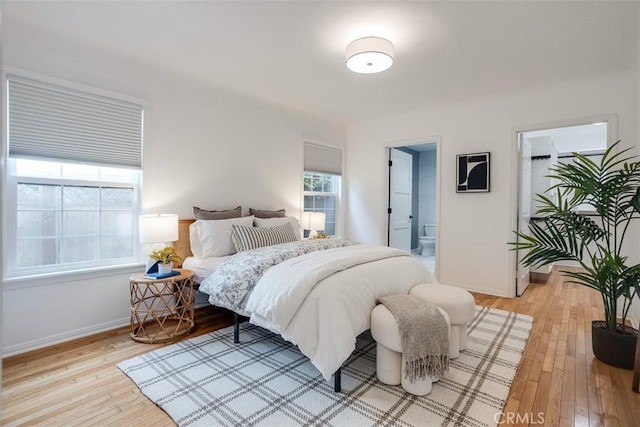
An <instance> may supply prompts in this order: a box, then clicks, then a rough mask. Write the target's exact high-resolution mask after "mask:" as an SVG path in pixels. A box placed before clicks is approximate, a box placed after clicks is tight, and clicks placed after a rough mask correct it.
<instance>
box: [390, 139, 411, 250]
mask: <svg viewBox="0 0 640 427" xmlns="http://www.w3.org/2000/svg"><path fill="white" fill-rule="evenodd" d="M389 159H390V162H389V246H391V247H394V248H398V249H402V250H405V251H407V252H411V219H412V216H411V183H412V172H413V165H412V162H413V157H412V156H411V154H408V153H405V152H403V151H400V150H396V149H395V148H391V149H390V152H389Z"/></svg>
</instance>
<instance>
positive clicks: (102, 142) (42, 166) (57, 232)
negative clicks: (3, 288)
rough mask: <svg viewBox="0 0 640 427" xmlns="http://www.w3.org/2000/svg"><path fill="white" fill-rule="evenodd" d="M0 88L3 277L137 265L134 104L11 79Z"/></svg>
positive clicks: (138, 117) (137, 118)
mask: <svg viewBox="0 0 640 427" xmlns="http://www.w3.org/2000/svg"><path fill="white" fill-rule="evenodd" d="M7 87H8V91H7V97H8V111H7V114H8V117H7V121H8V124H9V126H8V129H9V131H8V134H7V141H8V153H9V158H8V161H7V165H8V167H7V171H8V180H7V184H6V190H7V194H8V197H7V202H8V203H7V205H6V207H5V215H4V218H5V224H6V227H7V228H6V230H7V232H6V238H5V242H4V243H5V244H6V245H7V246H8V247H5V251H4V253H5V254H6V258H7V270H8V272H7V275H8V277H10V278H13V277H25V276H31V275H38V274H46V273H53V272H62V271H73V270H84V269H88V268H95V267H104V266H110V265H122V264H127V263H131V262H136V261H139V243H138V237H137V218H138V213H139V210H140V209H139V205H140V203H139V200H140V194H139V193H140V178H141V166H142V115H143V110H142V106H141V105H137V104H131V103H129V102H125V101H122V100H120V99H116V98H107V97H104V96H102V95H95V94H93V93H91V92H82V91H78V90H76V89H71V88H67V87H64V86H59V85H57V84H56V85H53V84H49V83H44V82H41V81H36V80H30V79H26V78H22V77H18V76H13V75H10V76H8V77H7ZM7 249H9V250H7Z"/></svg>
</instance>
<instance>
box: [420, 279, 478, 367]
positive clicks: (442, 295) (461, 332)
mask: <svg viewBox="0 0 640 427" xmlns="http://www.w3.org/2000/svg"><path fill="white" fill-rule="evenodd" d="M409 294H410V295H414V296H417V297H420V298H422V299H424V300H426V301H429V302H432V303H434V304H435V305H437V306H438V307H439V308H441V309H443V310H444V311H446V312H447V314H448V315H449V321H450V322H451V329H450V331H451V333H450V335H449V357H450V358H451V359H455V358H456V357H458V356H460V352H461V351H462V350H464V349H465V348H467V323H469V322H470V321H472V320H473V316H474V315H475V313H476V302H475V300H474V299H473V295H471V294H470V293H469V292H467V291H465V290H464V289H460V288H456V287H455V286H448V285H440V284H435V283H429V284H426V285H417V286H414V287H413V288H411V290H410V291H409Z"/></svg>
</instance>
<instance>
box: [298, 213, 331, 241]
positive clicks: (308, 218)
mask: <svg viewBox="0 0 640 427" xmlns="http://www.w3.org/2000/svg"><path fill="white" fill-rule="evenodd" d="M325 221H326V214H325V213H324V212H302V223H301V225H302V228H303V229H305V230H310V233H309V238H310V239H314V238H316V237H318V230H320V231H324V227H325Z"/></svg>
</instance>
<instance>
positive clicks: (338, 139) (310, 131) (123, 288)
mask: <svg viewBox="0 0 640 427" xmlns="http://www.w3.org/2000/svg"><path fill="white" fill-rule="evenodd" d="M4 48H5V52H4V53H5V56H4V63H5V64H9V65H12V66H15V67H19V68H23V69H26V70H29V71H32V72H36V73H41V74H46V75H49V76H51V77H55V78H59V79H65V80H68V81H72V82H75V83H80V84H84V85H89V86H93V87H96V88H100V89H104V90H109V91H113V92H117V93H122V94H125V95H128V96H133V97H137V98H142V99H145V100H148V101H149V102H150V108H149V109H148V110H147V111H146V112H145V120H146V121H147V124H148V127H147V134H146V135H145V145H144V173H143V208H144V210H145V211H147V212H153V213H156V212H158V213H177V214H179V215H180V217H181V218H192V206H193V205H197V206H200V207H202V208H205V209H225V208H233V207H235V206H237V205H239V204H241V205H242V206H243V209H244V210H245V212H246V211H248V208H249V207H253V208H259V209H280V208H285V209H286V210H287V212H288V213H289V214H293V215H295V216H299V213H300V206H301V174H302V141H303V139H305V138H309V139H313V140H315V141H319V142H325V143H328V144H332V145H336V146H338V147H344V145H345V139H346V129H345V128H344V126H342V125H340V124H336V123H329V122H324V121H322V120H317V119H312V118H309V117H305V116H303V115H301V114H297V113H293V112H288V111H284V110H281V109H277V108H274V107H272V106H269V105H266V104H264V103H261V102H258V101H255V100H253V99H249V98H246V97H243V96H239V95H237V94H235V93H230V92H228V91H226V90H223V89H219V88H215V87H211V86H208V85H206V84H203V83H201V82H199V81H196V80H193V79H191V78H189V77H185V76H181V75H177V74H173V73H171V72H167V71H163V70H160V69H157V68H155V67H151V66H149V65H148V64H145V63H140V62H138V61H137V60H136V59H135V58H130V57H121V56H117V55H115V54H113V53H112V52H109V51H106V50H99V49H97V48H96V47H94V46H84V45H82V44H77V43H71V42H70V41H68V40H64V39H61V38H59V37H58V36H55V35H50V34H33V33H24V34H18V33H17V32H14V33H9V34H5V44H4ZM129 274H130V273H129V272H126V273H120V274H113V275H110V276H103V277H100V278H98V279H93V280H79V281H74V280H68V281H62V283H54V282H53V281H52V282H51V283H47V284H45V285H43V286H38V287H29V284H23V285H21V286H15V284H12V285H11V286H6V285H5V286H3V318H2V328H3V349H4V354H5V356H6V355H7V354H11V353H16V352H21V351H25V350H28V349H32V348H36V347H41V346H44V345H48V344H51V343H53V342H56V341H62V340H66V339H69V338H71V337H75V336H80V335H87V334H90V333H93V332H95V331H98V330H104V329H109V328H112V327H114V326H117V325H123V324H127V323H128V321H129V288H128V277H129Z"/></svg>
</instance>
